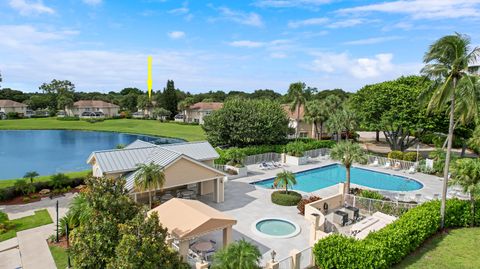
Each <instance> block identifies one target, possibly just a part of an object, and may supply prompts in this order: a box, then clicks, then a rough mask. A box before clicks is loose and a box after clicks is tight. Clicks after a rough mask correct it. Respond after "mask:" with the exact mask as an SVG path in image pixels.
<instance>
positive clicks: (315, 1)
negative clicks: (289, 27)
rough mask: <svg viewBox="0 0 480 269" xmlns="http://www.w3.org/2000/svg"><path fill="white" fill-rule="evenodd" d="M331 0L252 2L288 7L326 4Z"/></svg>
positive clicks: (266, 0)
mask: <svg viewBox="0 0 480 269" xmlns="http://www.w3.org/2000/svg"><path fill="white" fill-rule="evenodd" d="M330 2H332V1H331V0H258V1H256V2H255V3H254V5H255V6H258V7H272V8H289V7H304V8H310V7H317V6H320V5H323V4H328V3H330Z"/></svg>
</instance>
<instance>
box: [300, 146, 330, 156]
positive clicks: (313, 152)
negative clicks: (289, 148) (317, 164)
mask: <svg viewBox="0 0 480 269" xmlns="http://www.w3.org/2000/svg"><path fill="white" fill-rule="evenodd" d="M329 154H330V149H329V148H321V149H312V150H307V151H305V152H304V153H303V155H304V156H307V157H311V158H316V157H318V156H325V155H329Z"/></svg>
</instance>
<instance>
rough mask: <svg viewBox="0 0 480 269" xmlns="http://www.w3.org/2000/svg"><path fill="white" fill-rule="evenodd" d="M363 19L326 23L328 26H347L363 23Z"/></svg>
mask: <svg viewBox="0 0 480 269" xmlns="http://www.w3.org/2000/svg"><path fill="white" fill-rule="evenodd" d="M364 22H365V20H364V19H348V20H343V21H336V22H333V23H331V24H329V25H328V28H334V29H335V28H348V27H353V26H356V25H359V24H362V23H364Z"/></svg>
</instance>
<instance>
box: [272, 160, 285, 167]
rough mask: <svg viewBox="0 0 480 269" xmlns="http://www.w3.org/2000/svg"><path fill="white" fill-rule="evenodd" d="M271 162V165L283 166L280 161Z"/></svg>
mask: <svg viewBox="0 0 480 269" xmlns="http://www.w3.org/2000/svg"><path fill="white" fill-rule="evenodd" d="M272 163H273V165H275V166H276V167H283V164H282V163H280V162H276V161H273V162H272Z"/></svg>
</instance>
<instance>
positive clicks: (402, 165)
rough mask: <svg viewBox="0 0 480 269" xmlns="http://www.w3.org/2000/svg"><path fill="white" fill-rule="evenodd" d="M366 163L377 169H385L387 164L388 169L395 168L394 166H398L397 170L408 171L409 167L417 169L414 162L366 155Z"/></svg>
mask: <svg viewBox="0 0 480 269" xmlns="http://www.w3.org/2000/svg"><path fill="white" fill-rule="evenodd" d="M367 163H368V165H373V164H375V165H376V166H378V167H385V165H386V164H387V163H390V168H395V164H397V163H398V164H399V167H398V169H399V170H408V169H410V167H412V166H413V167H417V163H416V162H409V161H404V160H397V159H389V158H386V157H380V156H375V155H367Z"/></svg>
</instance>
